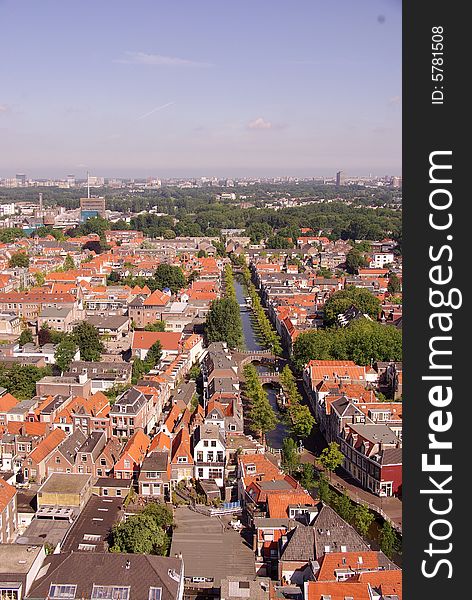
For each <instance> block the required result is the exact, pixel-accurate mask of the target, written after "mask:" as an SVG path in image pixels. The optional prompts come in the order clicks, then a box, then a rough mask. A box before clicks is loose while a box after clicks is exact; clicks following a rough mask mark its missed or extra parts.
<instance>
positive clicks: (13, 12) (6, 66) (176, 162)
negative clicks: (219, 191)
mask: <svg viewBox="0 0 472 600" xmlns="http://www.w3.org/2000/svg"><path fill="white" fill-rule="evenodd" d="M0 23H2V34H1V36H0V52H1V56H2V61H1V62H0V177H1V176H11V175H14V174H15V173H16V172H25V173H27V174H28V175H30V176H33V177H35V176H36V177H37V176H65V175H67V174H68V173H74V174H75V175H76V176H77V177H80V176H83V174H84V173H85V171H86V170H87V169H88V170H90V172H91V173H93V174H94V175H103V176H123V177H126V176H136V177H141V176H143V177H144V176H160V177H172V176H183V175H188V176H200V175H207V176H212V175H221V176H225V175H226V176H243V175H248V176H257V175H259V176H272V175H298V176H311V175H320V174H326V175H332V174H333V172H334V171H336V170H339V169H343V170H345V171H346V173H348V174H352V175H356V174H369V173H374V174H385V173H389V174H399V173H400V171H401V93H402V91H401V2H400V1H399V0H356V1H353V0H293V1H289V0H238V1H234V0H232V1H230V0H126V1H125V0H41V1H40V2H38V1H37V0H0Z"/></svg>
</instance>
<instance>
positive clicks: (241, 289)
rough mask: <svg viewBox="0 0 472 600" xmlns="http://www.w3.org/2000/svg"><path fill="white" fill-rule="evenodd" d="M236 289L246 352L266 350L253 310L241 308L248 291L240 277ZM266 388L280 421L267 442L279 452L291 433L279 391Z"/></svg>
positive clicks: (259, 369)
mask: <svg viewBox="0 0 472 600" xmlns="http://www.w3.org/2000/svg"><path fill="white" fill-rule="evenodd" d="M234 288H235V290H236V298H237V300H238V304H239V305H240V309H239V312H240V314H241V321H242V324H243V334H244V343H245V346H246V350H265V348H264V346H262V345H261V344H260V343H259V340H258V339H257V335H256V332H255V331H254V326H253V322H252V313H251V310H250V309H247V308H242V307H241V306H242V305H244V304H246V300H245V298H246V289H245V286H244V284H243V283H241V281H239V278H238V277H235V280H234ZM256 369H257V370H258V371H267V366H263V365H259V366H258V365H256ZM264 388H265V390H266V391H267V395H268V397H269V402H270V405H271V406H272V408H273V409H274V412H275V414H276V415H277V417H278V419H279V422H278V423H277V426H276V428H275V429H274V430H272V431H269V433H267V435H266V441H267V444H268V445H269V446H271V447H272V448H275V449H277V450H278V449H280V448H282V444H283V441H284V439H285V438H286V437H289V436H290V432H289V429H288V427H287V426H286V425H285V424H284V423H283V422H282V420H281V419H282V417H283V415H282V413H281V412H280V411H279V409H278V406H277V402H276V394H277V389H276V388H275V387H274V386H273V385H270V384H269V385H264Z"/></svg>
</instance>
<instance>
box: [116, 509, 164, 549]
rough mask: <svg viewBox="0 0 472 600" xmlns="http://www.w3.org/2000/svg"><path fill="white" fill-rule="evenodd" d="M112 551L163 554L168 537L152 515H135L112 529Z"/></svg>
mask: <svg viewBox="0 0 472 600" xmlns="http://www.w3.org/2000/svg"><path fill="white" fill-rule="evenodd" d="M111 537H112V545H111V549H110V550H111V552H124V553H130V554H161V555H164V554H165V551H166V550H167V547H168V537H167V534H166V532H165V531H164V529H163V528H162V527H160V526H159V525H157V524H156V522H155V520H154V519H153V518H152V517H151V516H146V515H141V514H140V515H133V516H131V517H129V518H128V519H126V521H124V522H123V523H120V524H119V525H115V526H114V527H113V529H112V534H111Z"/></svg>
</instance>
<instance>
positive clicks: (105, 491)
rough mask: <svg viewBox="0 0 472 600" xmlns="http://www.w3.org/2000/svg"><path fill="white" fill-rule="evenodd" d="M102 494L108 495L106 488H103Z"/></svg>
mask: <svg viewBox="0 0 472 600" xmlns="http://www.w3.org/2000/svg"><path fill="white" fill-rule="evenodd" d="M103 495H104V496H108V488H103Z"/></svg>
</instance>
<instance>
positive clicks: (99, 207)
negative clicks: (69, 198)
mask: <svg viewBox="0 0 472 600" xmlns="http://www.w3.org/2000/svg"><path fill="white" fill-rule="evenodd" d="M105 214H106V213H105V198H103V197H102V196H96V197H94V196H91V197H90V198H81V199H80V220H81V221H86V220H87V219H90V218H92V217H103V218H105Z"/></svg>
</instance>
